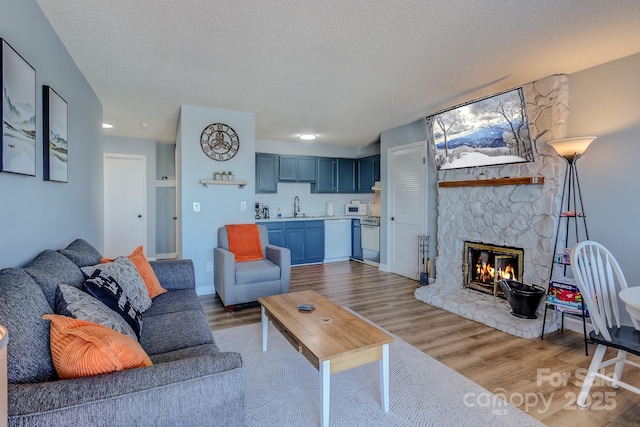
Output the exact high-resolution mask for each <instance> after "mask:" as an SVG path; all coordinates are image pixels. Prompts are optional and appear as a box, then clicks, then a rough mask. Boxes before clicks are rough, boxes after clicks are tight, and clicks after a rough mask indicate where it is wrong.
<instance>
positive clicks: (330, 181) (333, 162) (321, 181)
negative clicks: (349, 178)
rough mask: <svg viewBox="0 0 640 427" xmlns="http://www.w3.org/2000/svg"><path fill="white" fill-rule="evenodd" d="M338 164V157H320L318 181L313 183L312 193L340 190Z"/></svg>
mask: <svg viewBox="0 0 640 427" xmlns="http://www.w3.org/2000/svg"><path fill="white" fill-rule="evenodd" d="M337 164H338V160H337V159H332V158H329V157H319V158H318V167H317V169H318V174H317V177H316V183H315V184H311V192H312V193H335V192H336V191H337V190H338V187H337V184H336V177H337V174H338V172H337Z"/></svg>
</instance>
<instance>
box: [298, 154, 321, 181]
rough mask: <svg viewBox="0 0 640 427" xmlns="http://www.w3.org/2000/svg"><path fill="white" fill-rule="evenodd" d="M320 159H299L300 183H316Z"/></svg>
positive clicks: (307, 157)
mask: <svg viewBox="0 0 640 427" xmlns="http://www.w3.org/2000/svg"><path fill="white" fill-rule="evenodd" d="M317 165H318V158H317V157H311V156H299V157H298V182H316V173H317V169H318V166H317Z"/></svg>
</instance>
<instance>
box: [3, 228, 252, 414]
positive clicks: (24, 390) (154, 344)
mask: <svg viewBox="0 0 640 427" xmlns="http://www.w3.org/2000/svg"><path fill="white" fill-rule="evenodd" d="M99 260H100V254H99V253H98V252H97V251H96V250H95V249H94V248H93V247H92V246H91V245H89V244H88V243H87V242H85V241H83V240H76V241H74V242H72V243H71V244H70V245H69V246H68V247H67V248H65V249H61V250H57V251H54V250H46V251H43V252H42V253H40V254H39V255H38V256H37V257H36V258H35V259H34V260H32V261H31V262H29V263H28V264H27V265H26V266H24V267H23V268H8V269H5V270H2V271H0V324H2V325H4V326H6V328H7V329H8V331H9V344H8V380H9V385H8V393H9V398H8V399H9V401H8V412H9V426H67V425H68V426H78V425H83V426H88V425H91V426H100V425H108V426H120V425H136V426H147V425H149V426H160V425H162V426H165V425H166V426H178V425H179V426H196V425H197V426H204V425H224V426H236V425H244V390H245V383H246V371H245V367H244V365H243V362H242V358H241V356H240V354H238V353H233V352H220V351H219V349H218V347H217V346H216V343H215V340H214V337H213V334H212V333H211V330H210V328H209V325H208V323H207V319H206V317H205V315H204V312H203V309H202V306H201V305H200V302H199V301H198V297H197V295H196V292H195V275H194V271H193V264H192V263H191V261H189V260H177V261H158V262H151V266H152V268H153V270H154V272H155V274H156V276H157V277H158V279H159V281H160V284H161V285H162V287H163V288H165V289H167V291H168V292H166V293H163V294H161V295H159V296H157V297H155V298H154V299H153V303H152V306H151V308H150V309H148V310H147V311H145V312H144V313H143V326H142V332H141V336H140V344H141V346H142V348H143V349H144V350H145V351H146V352H147V354H148V355H149V357H150V358H151V360H152V362H153V366H150V367H143V368H136V369H129V370H125V371H121V372H114V373H109V374H102V375H96V376H91V377H85V378H76V379H67V380H60V379H58V378H57V375H56V372H55V369H54V367H53V362H52V360H51V353H50V350H49V322H48V321H45V320H43V319H42V315H43V314H46V313H52V312H53V309H52V308H53V307H54V298H55V290H56V288H57V286H58V284H60V283H66V284H69V285H73V286H76V287H80V286H81V284H82V282H83V280H84V276H83V274H82V271H81V270H80V267H83V266H88V265H94V264H98V263H99Z"/></svg>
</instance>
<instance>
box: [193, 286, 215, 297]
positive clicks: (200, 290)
mask: <svg viewBox="0 0 640 427" xmlns="http://www.w3.org/2000/svg"><path fill="white" fill-rule="evenodd" d="M215 293H216V291H215V289H214V288H213V286H207V287H196V294H198V295H212V294H215Z"/></svg>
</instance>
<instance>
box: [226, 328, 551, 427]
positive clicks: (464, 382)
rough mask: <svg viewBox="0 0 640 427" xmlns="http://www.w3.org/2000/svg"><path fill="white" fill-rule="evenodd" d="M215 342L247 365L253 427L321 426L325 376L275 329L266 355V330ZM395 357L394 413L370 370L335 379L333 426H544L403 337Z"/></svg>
mask: <svg viewBox="0 0 640 427" xmlns="http://www.w3.org/2000/svg"><path fill="white" fill-rule="evenodd" d="M214 335H215V338H216V343H217V344H218V347H219V348H220V350H222V351H236V352H239V353H240V354H241V355H242V359H243V360H244V363H245V364H246V366H247V389H246V395H245V410H246V412H245V413H246V425H247V426H250V427H251V426H256V427H257V426H261V427H262V426H278V427H287V426H291V427H294V426H295V427H299V426H313V425H320V424H321V423H320V421H321V415H320V400H321V392H320V375H319V373H318V371H317V370H316V369H315V368H314V367H313V366H312V365H311V364H310V363H309V362H308V361H307V359H305V358H304V356H303V355H302V354H300V353H298V352H296V351H295V350H294V348H293V347H292V346H291V344H289V343H288V342H287V341H286V340H285V338H284V337H283V336H282V335H281V334H280V333H279V332H278V331H277V330H275V328H274V327H273V326H271V325H270V326H269V338H268V340H269V341H268V343H269V348H268V350H267V352H264V353H263V352H262V344H261V343H262V328H261V325H260V324H259V323H256V324H252V325H247V326H240V327H236V328H230V329H224V330H219V331H215V333H214ZM389 354H390V357H389V366H390V368H389V376H390V392H389V396H390V410H389V412H387V413H384V412H383V411H382V408H381V404H380V379H379V378H380V377H379V369H378V363H370V364H367V365H364V366H360V367H357V368H354V369H351V370H349V371H345V372H341V373H339V374H335V375H332V376H331V400H330V418H329V422H330V425H331V426H335V427H337V426H346V427H355V426H376V427H378V426H411V427H415V426H452V427H454V426H455V427H459V426H483V427H486V426H505V427H514V426H542V425H543V424H541V423H540V422H539V421H537V420H536V419H534V418H532V417H530V416H529V415H527V414H526V413H524V412H522V411H520V410H519V409H517V408H516V407H514V406H511V405H510V404H508V403H507V402H505V401H504V400H502V399H501V398H499V397H498V396H496V395H494V394H492V393H490V392H488V391H487V390H485V389H484V388H482V387H480V386H479V385H478V384H476V383H474V382H472V381H470V380H468V379H466V378H465V377H464V376H462V375H460V374H458V373H457V372H456V371H454V370H452V369H450V368H448V367H447V366H445V365H443V364H442V363H440V362H438V361H437V360H435V359H433V358H432V357H430V356H428V355H426V354H424V353H422V352H421V351H420V350H418V349H416V348H415V347H413V346H411V345H409V344H408V343H406V342H405V341H402V340H401V339H399V338H397V337H396V340H395V342H393V343H392V344H391V345H390V348H389Z"/></svg>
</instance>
